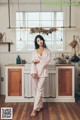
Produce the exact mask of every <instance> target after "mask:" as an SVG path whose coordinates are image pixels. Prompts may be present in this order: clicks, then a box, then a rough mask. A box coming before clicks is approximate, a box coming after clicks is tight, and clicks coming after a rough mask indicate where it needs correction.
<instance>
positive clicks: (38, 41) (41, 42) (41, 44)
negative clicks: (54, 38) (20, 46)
mask: <svg viewBox="0 0 80 120" xmlns="http://www.w3.org/2000/svg"><path fill="white" fill-rule="evenodd" d="M37 44H38V45H39V46H43V40H41V39H40V38H37Z"/></svg>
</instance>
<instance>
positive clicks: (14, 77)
mask: <svg viewBox="0 0 80 120" xmlns="http://www.w3.org/2000/svg"><path fill="white" fill-rule="evenodd" d="M21 83H22V72H21V69H8V96H21V95H22V84H21Z"/></svg>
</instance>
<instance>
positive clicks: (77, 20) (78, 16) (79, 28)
mask: <svg viewBox="0 0 80 120" xmlns="http://www.w3.org/2000/svg"><path fill="white" fill-rule="evenodd" d="M45 1H46V0H42V5H41V9H40V4H39V3H40V1H39V0H34V1H33V3H32V0H27V1H26V0H23V1H20V11H61V6H53V5H46V4H45V3H44V2H45ZM10 8H11V15H10V17H11V26H16V23H15V22H16V21H15V12H16V11H18V4H17V1H16V0H10ZM62 11H64V26H67V25H69V7H68V6H62ZM71 19H72V20H71V24H72V25H73V26H76V28H75V29H73V28H71V29H70V28H67V29H64V45H65V47H64V52H68V53H69V52H71V51H72V50H71V48H70V46H69V43H70V42H71V41H72V39H73V35H79V36H80V6H72V18H71ZM8 26H9V22H8V4H7V0H1V1H0V32H5V33H6V39H7V40H8V39H11V40H12V41H13V43H14V44H13V45H11V52H8V45H2V44H0V66H1V73H0V74H1V77H4V75H5V64H8V63H16V57H17V55H18V54H19V55H20V56H21V58H23V59H26V60H27V62H30V59H31V53H27V52H26V53H25V52H21V53H18V52H16V31H15V30H13V29H8ZM52 56H53V57H52V60H53V58H54V57H58V56H60V53H52ZM1 94H4V81H1Z"/></svg>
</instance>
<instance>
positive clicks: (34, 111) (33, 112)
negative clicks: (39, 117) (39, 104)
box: [30, 109, 37, 117]
mask: <svg viewBox="0 0 80 120" xmlns="http://www.w3.org/2000/svg"><path fill="white" fill-rule="evenodd" d="M36 114H37V111H36V110H34V109H33V111H32V113H31V115H30V116H33V117H34V116H36Z"/></svg>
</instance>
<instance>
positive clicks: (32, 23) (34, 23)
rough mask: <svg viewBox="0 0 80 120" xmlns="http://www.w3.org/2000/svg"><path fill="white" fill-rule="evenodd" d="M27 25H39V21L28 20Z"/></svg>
mask: <svg viewBox="0 0 80 120" xmlns="http://www.w3.org/2000/svg"><path fill="white" fill-rule="evenodd" d="M28 26H29V27H37V26H39V21H28Z"/></svg>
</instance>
